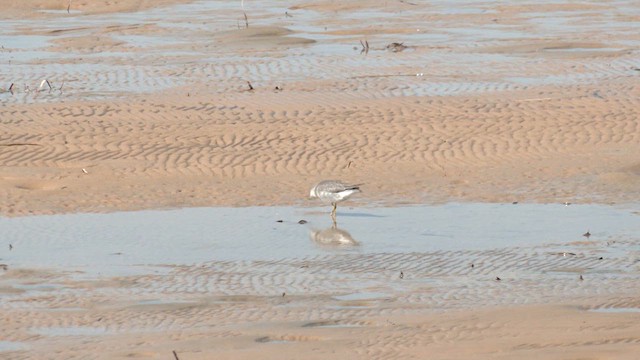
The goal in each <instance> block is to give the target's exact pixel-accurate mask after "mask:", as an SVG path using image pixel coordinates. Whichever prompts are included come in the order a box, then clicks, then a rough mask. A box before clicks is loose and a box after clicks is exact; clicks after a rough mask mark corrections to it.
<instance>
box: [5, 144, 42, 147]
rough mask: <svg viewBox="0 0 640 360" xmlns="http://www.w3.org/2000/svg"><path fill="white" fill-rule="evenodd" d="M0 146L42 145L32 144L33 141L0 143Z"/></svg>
mask: <svg viewBox="0 0 640 360" xmlns="http://www.w3.org/2000/svg"><path fill="white" fill-rule="evenodd" d="M0 146H5V147H10V146H42V145H40V144H33V143H10V144H0Z"/></svg>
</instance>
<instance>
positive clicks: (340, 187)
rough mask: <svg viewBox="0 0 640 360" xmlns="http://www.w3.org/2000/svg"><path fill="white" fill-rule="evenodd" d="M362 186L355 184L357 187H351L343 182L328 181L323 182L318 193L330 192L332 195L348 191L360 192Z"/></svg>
mask: <svg viewBox="0 0 640 360" xmlns="http://www.w3.org/2000/svg"><path fill="white" fill-rule="evenodd" d="M360 185H362V184H355V185H349V184H346V183H344V182H342V181H337V180H327V181H323V182H321V183H320V184H318V187H317V189H318V191H326V192H330V193H339V192H341V191H346V190H359V189H360Z"/></svg>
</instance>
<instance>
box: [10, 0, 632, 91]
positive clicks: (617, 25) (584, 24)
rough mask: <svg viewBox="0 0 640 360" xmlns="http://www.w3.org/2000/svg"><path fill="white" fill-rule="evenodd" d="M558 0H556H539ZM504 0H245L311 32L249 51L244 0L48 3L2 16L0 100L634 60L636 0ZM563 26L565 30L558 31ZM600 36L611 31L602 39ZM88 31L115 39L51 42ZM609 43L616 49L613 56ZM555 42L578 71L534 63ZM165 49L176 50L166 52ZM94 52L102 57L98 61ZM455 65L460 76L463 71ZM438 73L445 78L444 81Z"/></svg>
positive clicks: (485, 74) (487, 85)
mask: <svg viewBox="0 0 640 360" xmlns="http://www.w3.org/2000/svg"><path fill="white" fill-rule="evenodd" d="M558 3H562V2H558V1H549V2H546V4H558ZM501 5H504V6H508V5H509V2H506V3H505V4H501V3H486V2H477V1H473V0H466V1H456V2H435V3H432V4H430V6H426V7H424V6H420V7H416V8H415V9H411V10H410V11H409V10H402V9H397V8H395V7H393V6H389V7H388V8H367V9H364V8H363V9H357V10H353V11H351V10H350V11H335V12H322V11H314V10H312V9H305V8H294V9H291V8H289V7H288V6H291V4H283V3H280V2H274V1H263V2H251V3H247V4H245V7H246V8H245V11H246V13H247V14H248V16H249V21H250V24H251V27H252V28H253V27H279V28H287V29H290V30H292V31H293V33H292V34H290V35H286V36H284V37H297V38H303V39H308V40H314V41H315V42H313V43H299V44H290V45H287V46H275V45H273V46H271V47H268V46H267V47H260V48H256V49H253V47H246V46H245V47H242V46H241V47H239V48H238V47H236V45H238V44H239V42H242V41H244V40H246V39H243V38H241V37H240V38H237V39H236V38H234V37H233V36H231V37H229V35H230V34H231V35H233V34H235V35H239V34H238V33H240V32H241V29H240V28H241V25H243V22H244V18H243V11H242V9H241V8H240V6H239V3H236V2H228V1H196V2H193V3H190V4H181V5H175V6H171V7H168V8H157V9H148V10H145V11H140V12H132V13H115V14H97V15H85V14H80V13H71V14H67V13H66V11H62V12H50V14H49V16H50V17H51V18H50V19H47V21H42V22H39V26H38V28H37V29H35V30H34V29H33V26H32V23H33V20H32V19H10V20H7V21H3V22H0V45H2V46H3V48H2V50H0V55H2V58H1V59H0V65H2V66H0V83H5V84H11V83H15V84H16V85H20V88H19V89H18V88H16V91H18V92H19V93H16V94H10V93H9V92H6V91H5V92H0V102H2V103H25V102H26V103H29V102H61V101H66V100H69V99H75V100H78V99H82V100H87V99H111V98H126V97H127V96H129V95H130V94H137V93H153V92H159V91H164V90H167V89H171V88H175V87H180V86H187V85H193V84H197V83H201V82H209V81H211V79H216V84H217V85H216V88H215V91H216V92H218V93H220V94H225V93H228V92H229V91H237V87H238V83H240V82H243V81H241V80H246V79H251V80H252V82H253V83H255V84H268V83H272V82H279V83H281V82H283V81H285V82H292V83H295V82H299V81H309V80H312V79H322V80H327V79H331V80H333V81H335V82H338V83H340V82H344V81H345V77H349V76H365V77H366V76H386V75H389V74H391V75H399V74H402V75H407V74H412V73H413V74H415V73H422V72H425V73H426V74H427V77H426V79H428V80H429V81H428V82H427V81H422V82H421V83H419V84H415V83H412V82H411V81H398V80H397V79H394V78H391V79H386V78H385V79H378V80H379V81H376V82H372V81H364V80H360V81H359V82H358V83H359V84H360V85H359V86H358V87H356V88H355V89H351V91H357V92H360V93H364V94H367V96H372V97H376V98H380V97H398V96H450V95H459V94H468V93H474V92H486V91H509V90H513V89H520V88H521V87H522V86H523V82H522V81H513V79H514V78H515V76H514V74H517V75H518V76H517V80H518V79H520V80H521V79H529V80H528V81H527V82H526V83H525V84H524V85H536V84H555V85H562V84H566V83H567V82H568V83H574V82H576V83H589V82H592V81H594V80H597V79H600V78H607V77H612V76H614V77H615V76H619V75H620V72H623V71H625V70H629V68H630V65H629V64H630V63H633V61H634V60H635V58H636V57H637V56H634V55H633V54H632V53H629V54H627V51H631V50H633V49H635V48H637V47H638V44H639V42H638V39H637V36H635V34H636V33H637V30H638V29H639V25H638V23H637V22H633V21H629V20H628V19H626V18H624V17H621V16H620V14H619V13H618V11H619V10H617V9H622V11H624V13H625V14H630V15H629V16H633V15H634V14H636V15H637V14H638V12H639V11H640V8H638V7H637V5H635V4H634V3H633V2H630V1H620V2H617V3H616V4H615V6H611V7H605V9H603V10H602V13H600V12H594V11H582V10H575V11H545V12H542V13H536V12H525V13H522V14H520V15H513V14H509V13H507V14H503V13H502V12H500V11H498V10H496V9H497V8H498V7H499V6H501ZM285 13H286V14H285ZM505 16H506V19H505ZM431 17H434V18H433V19H431ZM425 19H429V20H425ZM603 19H605V20H606V21H603ZM503 20H505V21H504V23H503ZM365 24H366V25H365ZM232 33H233V34H232ZM558 34H561V35H562V36H561V37H560V38H559V35H558ZM585 34H587V35H585ZM602 34H608V36H607V37H605V38H603V35H602ZM89 36H93V37H97V38H102V39H106V40H110V39H111V40H114V41H115V42H116V44H109V42H108V41H107V43H106V44H105V45H100V44H95V46H96V48H93V46H89V48H87V45H78V44H76V45H72V46H71V47H68V46H64V45H63V46H57V47H56V44H57V43H60V41H62V42H63V43H65V42H66V41H68V40H73V38H82V37H89ZM585 36H588V38H589V39H590V40H589V41H593V42H594V44H593V47H589V48H588V49H585V50H584V51H581V50H580V49H581V48H580V47H579V46H578V47H576V49H575V50H567V51H564V50H563V51H543V52H537V53H529V54H527V56H524V57H502V58H501V59H499V61H496V60H495V59H494V58H490V57H488V56H487V55H486V54H485V55H482V54H480V53H482V51H480V50H482V49H483V48H485V47H489V48H491V47H492V46H508V45H512V44H516V43H521V44H525V45H526V44H528V43H530V42H532V41H533V42H536V41H538V40H536V39H551V40H553V39H559V40H553V41H556V42H561V43H565V42H566V43H571V42H576V41H584V38H585ZM612 38H613V39H614V41H612V40H611V39H612ZM184 39H189V41H188V42H186V41H184ZM224 39H227V40H224ZM234 39H235V40H234ZM580 39H582V40H580ZM221 40H222V41H221ZM363 40H367V41H368V42H369V43H370V44H371V51H370V52H368V53H367V54H359V52H360V41H363ZM551 40H550V41H551ZM267 42H268V41H267ZM391 42H402V43H404V44H405V45H407V46H409V48H408V49H407V50H406V51H404V52H402V53H391V52H389V51H387V50H385V46H386V45H387V44H389V43H391ZM72 43H73V41H72ZM598 44H600V45H598ZM605 44H606V45H605ZM598 46H602V47H603V49H600V50H599V49H598ZM610 49H621V50H623V51H622V52H621V53H620V54H609V52H610V51H607V50H610ZM558 52H560V53H561V54H563V55H565V54H568V55H571V54H570V53H573V56H581V57H582V58H581V59H580V60H579V61H578V63H579V64H582V63H585V64H588V65H589V66H588V68H587V71H585V70H581V71H576V70H575V69H576V67H575V65H576V60H575V59H568V60H563V61H556V62H555V66H557V69H555V70H553V71H550V69H551V68H550V67H549V66H548V64H546V63H544V62H542V63H540V64H539V65H536V64H532V63H531V61H530V59H529V57H531V56H535V57H540V58H546V57H547V56H558V54H557V53H558ZM603 54H608V56H615V57H620V58H622V59H624V60H626V61H628V62H629V63H627V62H624V63H622V64H620V65H619V66H617V65H616V66H612V65H611V64H610V60H611V59H609V58H606V59H599V58H598V56H601V55H603ZM172 56H179V57H180V58H179V59H177V60H176V61H173V60H171V57H172ZM168 59H169V60H168ZM96 61H99V63H100V67H95V62H96ZM60 64H69V66H60ZM272 64H276V65H277V66H275V67H274V66H271V65H272ZM460 74H465V77H464V78H463V79H459V76H460ZM504 74H508V75H507V76H505V75H504ZM628 75H631V74H628ZM440 77H444V79H443V80H442V81H441V80H440V79H439V78H440ZM44 78H46V79H49V80H50V81H51V82H54V83H56V84H62V83H63V82H64V83H65V91H64V94H55V96H34V95H33V94H32V93H31V92H30V93H29V94H25V91H24V88H26V86H29V87H30V88H31V89H33V88H34V86H36V84H37V83H39V82H40V81H41V80H42V79H44ZM403 80H408V79H403ZM344 85H345V86H348V84H344ZM7 86H8V85H7ZM114 89H117V91H114Z"/></svg>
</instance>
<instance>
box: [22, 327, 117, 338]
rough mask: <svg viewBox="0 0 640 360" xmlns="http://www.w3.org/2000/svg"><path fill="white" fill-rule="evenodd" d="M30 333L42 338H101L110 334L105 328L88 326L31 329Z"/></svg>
mask: <svg viewBox="0 0 640 360" xmlns="http://www.w3.org/2000/svg"><path fill="white" fill-rule="evenodd" d="M30 332H31V333H34V334H38V335H44V336H101V335H106V334H110V333H112V332H111V331H109V330H108V329H106V328H97V327H88V326H69V327H46V328H32V329H31V330H30Z"/></svg>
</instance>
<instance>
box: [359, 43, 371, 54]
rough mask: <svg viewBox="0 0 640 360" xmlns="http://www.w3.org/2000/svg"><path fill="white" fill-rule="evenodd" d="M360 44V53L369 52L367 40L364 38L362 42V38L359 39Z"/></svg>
mask: <svg viewBox="0 0 640 360" xmlns="http://www.w3.org/2000/svg"><path fill="white" fill-rule="evenodd" d="M360 45H362V50H360V54H362V53H365V54H368V53H369V42H368V41H367V40H365V41H364V42H362V40H360Z"/></svg>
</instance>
